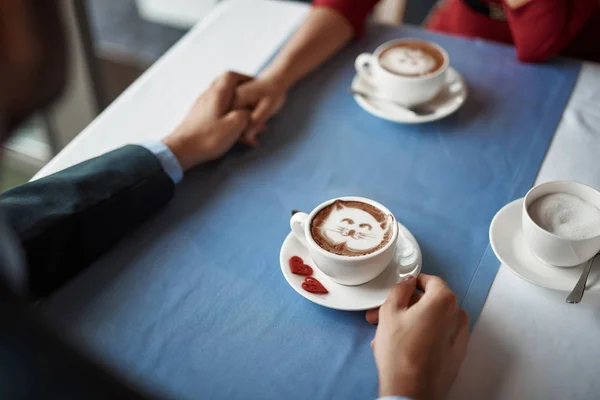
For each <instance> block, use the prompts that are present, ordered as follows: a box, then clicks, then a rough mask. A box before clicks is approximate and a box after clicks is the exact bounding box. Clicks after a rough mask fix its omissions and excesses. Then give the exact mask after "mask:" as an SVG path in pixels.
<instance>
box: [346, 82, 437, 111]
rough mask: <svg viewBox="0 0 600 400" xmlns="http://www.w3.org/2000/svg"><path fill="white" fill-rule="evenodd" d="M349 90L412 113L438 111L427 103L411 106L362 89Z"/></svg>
mask: <svg viewBox="0 0 600 400" xmlns="http://www.w3.org/2000/svg"><path fill="white" fill-rule="evenodd" d="M349 91H350V93H352V94H355V95H358V96H361V97H364V98H365V99H367V100H368V99H372V100H376V101H383V102H386V103H390V104H393V105H395V106H397V107H400V108H402V109H404V110H406V111H408V112H410V113H412V114H414V115H416V116H425V115H431V114H433V113H435V111H436V109H435V108H433V107H431V106H429V105H427V104H419V105H416V106H410V107H409V106H407V105H406V104H402V103H399V102H397V101H394V100H389V99H382V98H380V97H375V96H373V95H371V94H369V93H367V92H363V91H361V90H357V89H354V88H350V89H349Z"/></svg>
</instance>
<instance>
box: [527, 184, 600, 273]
mask: <svg viewBox="0 0 600 400" xmlns="http://www.w3.org/2000/svg"><path fill="white" fill-rule="evenodd" d="M557 194H558V195H563V197H562V198H563V200H562V201H563V202H566V203H565V204H560V203H561V199H560V198H558V199H557V200H553V198H549V197H547V196H549V195H554V196H556V195H557ZM565 195H566V196H565ZM570 199H571V200H570ZM545 200H547V203H548V204H547V205H544V204H541V205H539V203H538V205H536V204H535V203H536V202H543V201H545ZM570 203H572V204H570ZM532 205H533V207H537V208H538V209H536V208H532ZM539 207H545V208H543V209H539ZM590 207H591V208H590ZM578 208H579V209H578ZM582 208H585V210H586V211H587V213H583V214H582V213H581V209H582ZM596 211H597V213H596ZM522 214H523V217H522V228H523V234H524V238H525V241H526V243H527V245H528V246H529V248H530V250H531V252H532V253H533V254H534V255H535V256H536V257H537V258H538V259H539V260H540V261H542V262H544V263H546V264H550V265H554V266H558V267H575V266H578V265H580V264H582V263H584V262H586V261H588V260H589V259H591V258H592V257H593V256H594V255H595V254H596V253H598V251H600V192H598V191H597V190H596V189H594V188H592V187H590V186H587V185H584V184H583V183H579V182H573V181H554V182H547V183H543V184H540V185H537V186H535V187H533V188H532V189H531V190H529V192H528V193H527V195H525V199H524V201H523V208H522ZM589 214H591V215H592V216H593V217H595V216H598V217H599V221H598V223H599V224H598V225H595V224H592V225H590V218H589V217H588V215H589ZM542 219H546V220H550V222H552V223H553V224H550V223H548V222H547V221H542ZM578 219H579V220H581V222H580V223H579V222H578ZM594 221H595V220H594ZM561 224H562V225H564V226H566V227H567V228H568V229H562V230H560V229H561V228H562V225H561ZM566 224H569V225H566ZM578 224H580V226H578ZM546 225H549V226H550V225H551V227H550V228H549V227H548V226H546ZM590 228H592V229H590ZM596 228H597V229H596ZM552 231H554V232H552Z"/></svg>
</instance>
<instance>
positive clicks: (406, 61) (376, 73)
mask: <svg viewBox="0 0 600 400" xmlns="http://www.w3.org/2000/svg"><path fill="white" fill-rule="evenodd" d="M449 66H450V59H449V57H448V53H447V52H446V51H445V50H444V49H443V48H442V47H440V46H438V45H437V44H435V43H432V42H428V41H425V40H421V39H398V40H392V41H388V42H386V43H384V44H382V45H381V46H379V47H378V48H377V49H376V50H375V51H374V52H373V54H370V53H363V54H360V55H359V56H358V57H357V58H356V61H355V67H356V70H357V72H358V74H359V75H360V77H361V78H362V79H364V80H365V81H366V82H367V83H368V84H370V85H371V86H373V87H377V88H378V92H379V93H380V94H381V96H382V98H385V99H387V100H392V101H395V102H398V103H400V104H404V105H406V106H408V107H410V106H416V105H419V104H423V103H426V102H428V101H430V100H432V99H433V98H434V97H436V96H437V94H438V93H439V92H440V91H441V90H442V88H443V87H444V85H445V83H446V74H447V71H448V68H449Z"/></svg>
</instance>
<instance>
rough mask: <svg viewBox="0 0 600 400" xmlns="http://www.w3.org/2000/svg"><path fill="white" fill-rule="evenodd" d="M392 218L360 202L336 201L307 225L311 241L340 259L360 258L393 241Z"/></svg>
mask: <svg viewBox="0 0 600 400" xmlns="http://www.w3.org/2000/svg"><path fill="white" fill-rule="evenodd" d="M394 223H395V222H394V218H393V217H392V216H391V215H389V214H386V213H384V212H383V211H382V210H380V209H379V208H377V207H375V206H372V205H371V204H367V203H363V202H361V201H344V200H336V201H335V202H333V203H332V204H330V205H328V206H326V207H324V208H323V209H321V210H320V211H319V212H318V213H317V214H316V215H315V216H314V217H313V219H312V221H311V223H310V232H311V236H312V238H313V240H314V241H315V242H316V243H317V244H318V245H319V246H320V247H321V248H322V249H324V250H326V251H328V252H330V253H333V254H338V255H341V256H362V255H366V254H371V253H374V252H376V251H377V250H379V249H381V248H383V247H384V246H385V245H386V244H387V243H388V242H389V241H390V238H391V237H392V232H393V224H394Z"/></svg>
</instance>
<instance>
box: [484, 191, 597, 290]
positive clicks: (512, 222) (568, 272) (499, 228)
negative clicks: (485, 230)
mask: <svg viewBox="0 0 600 400" xmlns="http://www.w3.org/2000/svg"><path fill="white" fill-rule="evenodd" d="M522 207H523V199H522V198H521V199H518V200H515V201H513V202H512V203H509V204H507V205H505V206H504V207H503V208H502V209H501V210H500V211H498V213H497V214H496V216H495V217H494V219H493V220H492V224H491V225H490V243H491V245H492V249H493V250H494V253H496V257H498V259H499V260H500V261H501V262H502V263H503V264H504V265H506V266H507V267H508V268H509V269H510V270H511V271H512V272H514V273H515V274H516V275H517V276H519V277H521V278H522V279H524V280H526V281H527V282H530V283H533V284H534V285H538V286H541V287H545V288H548V289H554V290H561V291H566V292H570V291H571V290H573V287H574V286H575V284H576V283H577V280H578V279H579V277H580V276H581V271H582V270H583V265H580V266H578V267H575V268H561V267H555V266H553V265H549V264H545V263H543V262H542V261H540V260H539V259H538V258H537V257H536V256H535V255H534V254H533V253H532V252H531V251H530V250H529V247H528V246H527V243H526V242H525V238H524V236H523V229H522V228H521V217H522V214H521V212H522ZM596 264H598V263H596ZM598 289H600V268H599V266H598V265H595V266H594V268H592V271H591V272H590V276H589V278H588V281H587V290H598Z"/></svg>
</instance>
